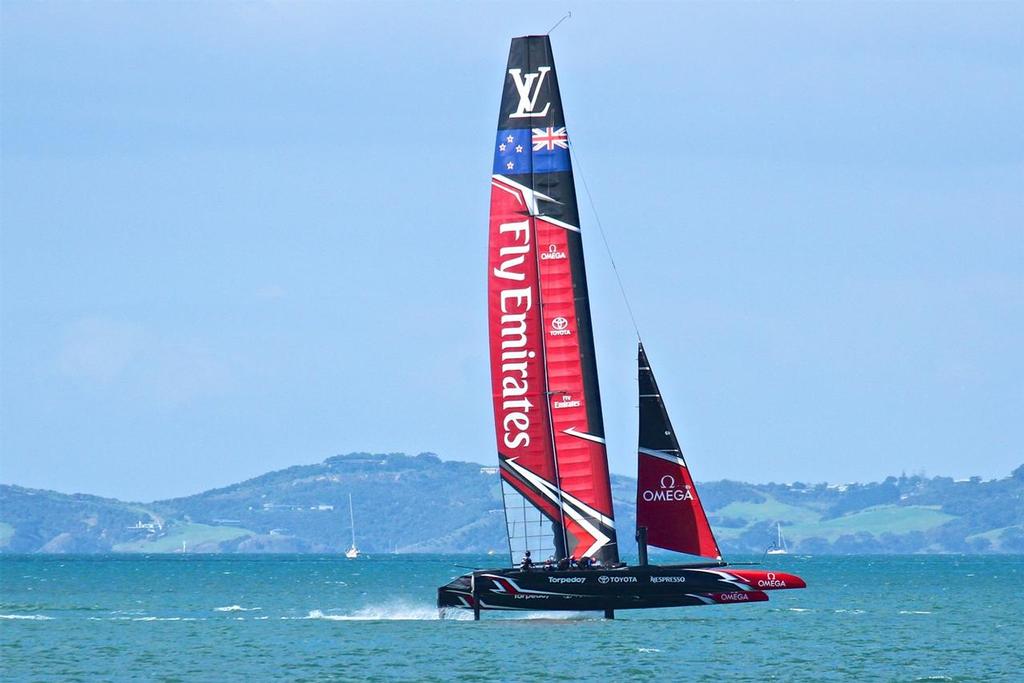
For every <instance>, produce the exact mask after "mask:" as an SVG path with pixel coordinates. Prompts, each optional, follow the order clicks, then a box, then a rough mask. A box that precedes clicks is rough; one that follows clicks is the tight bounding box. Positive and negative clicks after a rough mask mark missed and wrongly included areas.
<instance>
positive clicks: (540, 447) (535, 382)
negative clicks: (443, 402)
mask: <svg viewBox="0 0 1024 683" xmlns="http://www.w3.org/2000/svg"><path fill="white" fill-rule="evenodd" d="M531 201H532V196H531V193H530V191H529V190H528V189H525V188H523V187H522V186H518V185H517V184H515V183H511V182H506V181H503V180H502V179H500V178H497V177H496V178H494V179H493V180H492V183H491V216H490V239H489V245H488V268H487V283H488V286H487V293H488V294H487V296H488V326H489V333H490V359H491V392H492V396H493V400H494V420H495V432H496V436H497V446H498V453H499V456H500V462H501V465H502V467H501V476H502V478H503V480H505V482H506V483H507V484H508V485H510V486H511V487H512V488H513V489H514V490H515V491H516V492H518V493H519V495H521V496H522V497H523V498H524V499H525V500H526V501H527V503H528V504H529V505H532V506H533V507H534V508H535V509H536V510H537V511H539V512H540V513H542V514H543V515H544V517H546V518H547V519H548V520H549V521H550V522H553V523H554V524H551V523H548V524H544V523H543V522H540V521H537V520H536V519H535V517H536V516H535V515H534V517H530V515H529V514H528V511H527V510H525V509H523V510H519V509H518V508H516V509H512V508H514V507H516V506H518V507H524V506H525V504H522V503H521V502H520V503H515V504H510V503H509V501H508V497H507V496H506V507H507V509H506V517H507V521H508V523H509V532H510V537H511V536H513V535H515V536H517V537H520V536H523V534H524V533H526V532H524V528H526V527H528V526H530V525H531V524H533V526H535V527H537V528H534V529H532V530H531V531H530V532H529V534H530V535H531V536H534V537H535V538H532V539H531V540H530V541H529V542H527V541H523V542H522V544H521V545H519V546H516V547H513V552H516V551H525V550H531V551H535V552H540V551H545V552H549V553H554V552H555V549H557V548H560V547H561V546H563V545H564V543H563V542H562V541H561V540H560V539H558V538H553V539H550V538H549V539H543V538H537V537H539V536H543V535H548V536H554V537H557V536H561V535H562V532H561V526H562V513H561V511H560V510H559V509H558V505H557V503H556V500H554V499H553V497H552V495H551V492H550V489H551V488H552V487H553V486H554V482H556V481H557V476H556V471H555V460H554V453H553V449H552V440H551V429H550V424H549V423H548V410H547V405H546V401H547V388H546V385H545V371H544V345H543V339H542V337H541V335H542V334H543V329H544V327H543V321H542V316H541V306H540V290H539V283H538V271H537V263H538V259H537V253H536V230H535V227H534V225H533V223H534V219H533V218H532V217H531V216H530V211H529V205H530V202H531ZM520 522H521V523H522V525H523V526H516V524H518V523H520Z"/></svg>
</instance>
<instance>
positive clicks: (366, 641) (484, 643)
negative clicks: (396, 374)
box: [0, 555, 1024, 683]
mask: <svg viewBox="0 0 1024 683" xmlns="http://www.w3.org/2000/svg"><path fill="white" fill-rule="evenodd" d="M734 559H740V558H734ZM768 561H769V566H770V568H774V569H779V570H782V571H791V572H794V573H797V574H799V575H801V576H803V577H804V578H805V579H806V580H807V582H808V588H807V589H806V590H802V591H774V592H772V593H770V595H771V602H768V603H760V604H747V605H726V606H714V607H686V608H678V609H666V610H647V611H634V612H629V611H623V612H619V613H618V617H619V618H618V619H616V620H615V621H604V620H602V619H600V618H598V615H596V614H593V613H578V614H557V615H555V616H553V615H552V614H543V613H536V614H532V615H522V614H515V615H507V614H506V615H497V614H496V613H486V614H485V616H484V621H482V622H479V623H473V622H472V621H465V620H444V621H441V620H438V616H437V611H436V609H434V607H433V604H434V596H435V589H436V587H437V586H438V585H439V584H441V583H444V582H446V581H447V580H448V579H449V578H451V577H453V576H455V575H456V574H458V573H461V570H460V569H459V568H458V567H455V566H454V565H473V566H488V564H490V563H493V560H492V561H491V562H490V563H489V562H488V559H487V558H482V557H467V556H438V555H429V556H419V555H403V556H394V555H383V556H380V557H371V558H367V559H360V560H355V561H350V560H345V559H344V558H338V557H323V556H210V555H207V556H202V555H184V556H171V555H168V556H149V557H134V556H100V557H92V556H90V557H53V556H50V557H37V556H31V557H26V556H20V557H10V556H8V557H3V558H0V667H2V668H0V670H2V673H3V678H4V679H5V680H40V681H43V680H55V681H70V680H132V679H138V680H167V681H172V680H182V681H185V680H202V681H207V680H208V681H223V680H243V679H247V680H250V681H263V680H272V679H278V680H306V681H322V680H367V679H369V680H391V679H401V680H437V681H443V680H478V679H483V680H502V681H532V680H537V681H549V680H578V681H594V682H600V683H604V682H605V681H609V680H612V681H623V680H658V681H678V680H711V679H717V680H725V681H764V680H779V681H792V680H799V681H832V680H844V681H848V680H857V681H875V680H881V681H995V680H998V681H1024V654H1022V651H1024V644H1022V643H1024V615H1022V607H1024V600H1022V598H1021V592H1020V589H1019V587H1018V586H1019V584H1020V582H1021V580H1022V579H1024V557H1021V556H1016V557H998V556H969V557H958V556H913V557H874V556H872V557H813V558H811V557H801V556H786V557H771V558H768ZM467 616H468V615H467Z"/></svg>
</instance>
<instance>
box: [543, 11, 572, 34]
mask: <svg viewBox="0 0 1024 683" xmlns="http://www.w3.org/2000/svg"><path fill="white" fill-rule="evenodd" d="M566 19H572V12H566V14H565V16H564V17H562V18H561V19H559V20H558V21H556V22H555V25H554V26H552V27H551V28H549V29H548V32H547V33H545V34H544V35H547V36H550V35H551V32H552V31H554V30H555V29H556V28H558V25H559V24H561V23H562V22H563V21H565V20H566Z"/></svg>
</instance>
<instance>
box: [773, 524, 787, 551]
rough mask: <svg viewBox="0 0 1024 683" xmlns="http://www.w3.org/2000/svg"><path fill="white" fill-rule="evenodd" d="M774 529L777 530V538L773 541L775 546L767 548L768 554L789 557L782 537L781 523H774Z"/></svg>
mask: <svg viewBox="0 0 1024 683" xmlns="http://www.w3.org/2000/svg"><path fill="white" fill-rule="evenodd" d="M775 528H776V529H777V530H778V538H777V539H776V540H775V544H774V545H773V546H772V547H771V548H768V554H769V555H789V550H787V549H786V539H785V538H783V537H782V522H776V523H775Z"/></svg>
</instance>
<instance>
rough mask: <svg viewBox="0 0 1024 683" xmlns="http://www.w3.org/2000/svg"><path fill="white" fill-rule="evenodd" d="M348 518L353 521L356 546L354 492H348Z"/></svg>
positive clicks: (353, 535)
mask: <svg viewBox="0 0 1024 683" xmlns="http://www.w3.org/2000/svg"><path fill="white" fill-rule="evenodd" d="M348 519H349V521H350V522H351V523H352V547H353V548H355V547H356V515H355V512H353V511H352V494H351V493H350V494H348Z"/></svg>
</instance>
